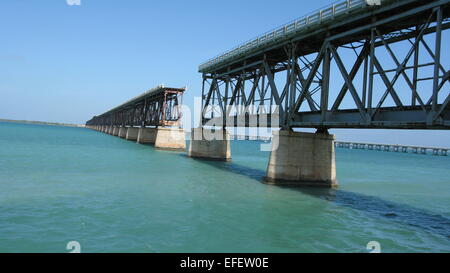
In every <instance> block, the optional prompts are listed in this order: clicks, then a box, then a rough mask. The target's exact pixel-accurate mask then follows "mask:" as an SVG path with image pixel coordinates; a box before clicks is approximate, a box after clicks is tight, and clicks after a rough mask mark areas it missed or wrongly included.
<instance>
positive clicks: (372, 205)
mask: <svg viewBox="0 0 450 273" xmlns="http://www.w3.org/2000/svg"><path fill="white" fill-rule="evenodd" d="M197 161H198V162H201V163H204V164H207V165H210V166H212V167H214V168H217V169H220V170H224V171H229V172H231V173H235V174H239V175H244V176H247V177H249V178H251V179H253V180H256V181H258V182H261V183H262V182H263V180H264V176H265V171H263V170H259V169H254V168H250V167H247V166H243V165H240V164H236V163H232V162H220V161H204V160H197ZM283 188H287V189H289V190H293V191H297V192H301V193H303V194H307V195H309V196H312V197H315V198H319V199H322V200H326V201H329V202H333V203H335V204H338V205H341V206H345V207H349V208H352V209H355V210H358V211H362V212H364V213H366V214H369V215H371V216H375V217H381V218H384V219H389V220H392V221H395V222H397V223H401V224H404V225H408V226H411V227H415V228H417V229H421V230H423V231H426V232H429V233H433V234H439V235H441V236H444V237H446V238H447V239H450V218H448V217H445V216H443V215H439V214H436V213H433V212H431V211H427V210H424V209H419V208H415V207H412V206H409V205H405V204H400V203H396V202H392V201H387V200H383V199H381V198H379V197H376V196H369V195H364V194H361V193H355V192H349V191H344V190H339V189H325V188H304V187H303V188H300V187H299V188H295V187H285V186H283Z"/></svg>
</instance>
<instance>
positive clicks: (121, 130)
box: [118, 126, 128, 138]
mask: <svg viewBox="0 0 450 273" xmlns="http://www.w3.org/2000/svg"><path fill="white" fill-rule="evenodd" d="M127 131H128V128H127V127H125V126H121V127H120V128H119V135H118V137H120V138H126V137H127Z"/></svg>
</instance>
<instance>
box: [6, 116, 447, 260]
mask: <svg viewBox="0 0 450 273" xmlns="http://www.w3.org/2000/svg"><path fill="white" fill-rule="evenodd" d="M259 145H260V142H256V141H234V142H233V143H232V157H233V160H232V162H208V161H200V160H194V159H190V158H188V157H186V154H185V153H183V152H166V151H158V150H155V149H154V148H153V147H152V146H148V145H140V144H136V143H134V142H130V141H126V140H123V139H120V138H117V137H114V136H110V135H106V134H102V133H99V132H96V131H92V130H89V129H84V128H70V127H56V126H44V125H24V124H15V123H0V252H68V250H66V245H67V243H68V242H69V241H77V242H79V243H80V244H81V251H82V252H368V250H367V249H366V245H367V243H368V242H369V241H378V242H379V243H380V245H381V251H382V252H450V209H449V208H450V168H449V167H450V165H449V164H450V157H442V156H431V155H428V156H424V155H415V154H402V153H393V152H380V151H363V150H349V149H340V148H337V151H336V164H337V175H338V180H339V183H340V187H339V188H338V189H335V190H329V189H303V188H284V187H276V186H268V185H265V184H262V183H261V181H262V178H263V177H264V175H265V169H266V166H267V162H268V158H269V153H267V152H260V151H259Z"/></svg>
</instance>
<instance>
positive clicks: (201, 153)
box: [188, 128, 231, 161]
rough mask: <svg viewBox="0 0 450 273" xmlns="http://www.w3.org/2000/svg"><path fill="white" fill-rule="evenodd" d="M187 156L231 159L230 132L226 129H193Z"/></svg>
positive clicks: (222, 159) (220, 159) (221, 159)
mask: <svg viewBox="0 0 450 273" xmlns="http://www.w3.org/2000/svg"><path fill="white" fill-rule="evenodd" d="M188 156H189V157H192V158H200V159H207V160H217V161H229V160H231V146H230V134H229V133H228V132H227V131H226V130H214V131H212V130H211V129H205V128H195V129H193V130H192V133H191V140H190V146H189V154H188Z"/></svg>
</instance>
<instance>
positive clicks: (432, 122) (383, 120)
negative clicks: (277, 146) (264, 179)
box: [199, 0, 450, 130]
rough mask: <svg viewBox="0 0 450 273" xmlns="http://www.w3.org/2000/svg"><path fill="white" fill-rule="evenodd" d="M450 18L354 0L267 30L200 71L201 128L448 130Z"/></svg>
mask: <svg viewBox="0 0 450 273" xmlns="http://www.w3.org/2000/svg"><path fill="white" fill-rule="evenodd" d="M372 2H373V1H372ZM375 2H376V1H375ZM449 15H450V0H434V1H426V0H397V1H393V0H384V1H381V5H379V6H372V5H369V4H367V2H366V1H363V0H347V1H342V2H339V3H336V4H333V5H331V6H329V7H328V8H325V9H322V10H320V11H318V12H315V13H312V14H310V15H308V16H306V17H302V18H300V19H298V20H295V21H293V22H291V23H289V24H286V25H285V26H283V27H281V28H277V29H275V30H273V31H270V32H267V33H265V34H264V35H262V36H260V37H258V38H256V39H254V40H251V41H249V42H247V43H244V44H242V45H240V46H238V47H236V48H235V49H233V50H230V51H228V52H226V53H224V54H222V55H220V56H218V57H216V58H214V59H211V60H210V61H208V62H206V63H204V64H202V65H200V67H199V72H201V73H202V74H203V87H202V125H203V126H208V125H211V126H216V127H217V126H219V127H281V128H282V129H292V128H296V127H305V128H308V127H309V128H318V129H319V130H326V129H328V128H388V129H450V111H449V110H450V105H449V102H450V92H449V91H450V70H449V64H450V60H449V49H448V47H449V41H450V40H449V39H446V38H447V37H444V34H446V31H445V30H447V29H448V28H449V27H450V18H449ZM445 41H446V44H445V43H444V42H445ZM443 45H444V46H443ZM445 45H446V46H445ZM263 120H268V123H267V124H262V122H261V121H263ZM239 121H240V122H239Z"/></svg>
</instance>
